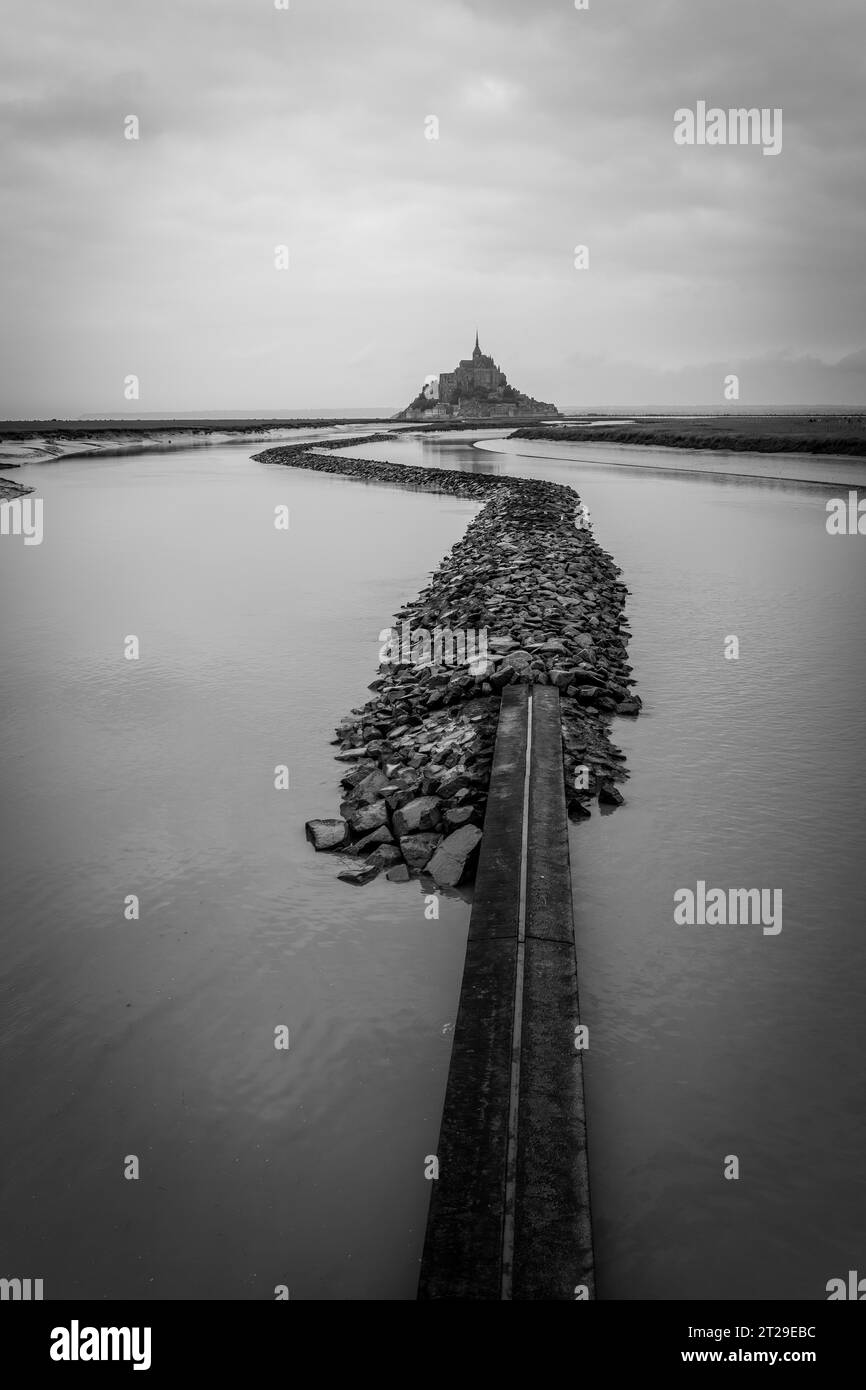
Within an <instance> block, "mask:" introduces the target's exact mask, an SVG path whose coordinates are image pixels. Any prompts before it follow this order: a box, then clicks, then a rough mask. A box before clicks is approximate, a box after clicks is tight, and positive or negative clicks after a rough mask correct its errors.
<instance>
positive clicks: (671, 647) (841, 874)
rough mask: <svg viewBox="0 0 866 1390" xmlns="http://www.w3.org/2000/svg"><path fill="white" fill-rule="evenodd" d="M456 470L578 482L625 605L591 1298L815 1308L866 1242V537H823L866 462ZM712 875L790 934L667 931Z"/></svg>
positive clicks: (584, 886) (514, 444)
mask: <svg viewBox="0 0 866 1390" xmlns="http://www.w3.org/2000/svg"><path fill="white" fill-rule="evenodd" d="M365 447H366V446H362V448H361V449H360V450H359V451H358V452H362V453H363V451H364V448H365ZM542 447H543V449H544V451H545V453H546V454H548V455H550V454H553V455H554V457H553V458H551V457H541V456H540V451H541V448H542ZM399 448H400V450H401V451H402V454H403V458H404V461H406V462H410V461H411V460H410V459H409V457H408V450H409V448H410V441H409V440H403V441H401V442H400V445H399ZM437 450H438V452H439V455H440V462H441V463H442V464H443V465H448V466H454V467H465V468H473V467H475V466H477V463H476V461H477V460H480V467H482V468H483V469H484V470H485V471H491V470H492V471H497V472H498V471H501V472H504V473H509V474H523V475H526V476H532V477H547V478H551V479H552V480H553V481H556V482H567V483H570V484H571V485H572V486H574V487H576V488H577V489H578V491H579V492H580V494H581V496H582V498H583V500H584V502H585V503H586V504H587V506H588V507H589V510H590V513H591V516H592V518H593V526H594V531H595V534H596V536H597V537H598V539H599V541H600V542H601V544H602V545H604V546H605V547H606V548H607V549H608V550H609V551H610V552H611V553H612V554H613V555H614V556H615V558H616V561H617V563H618V564H619V565H620V566H621V568H622V569H623V571H624V578H625V580H626V582H627V583H628V585H629V587H630V589H631V591H632V592H631V596H630V598H629V601H628V616H629V619H630V622H631V626H632V631H633V640H632V642H631V644H630V653H631V655H630V659H631V661H632V664H633V665H634V667H635V672H636V674H637V675H638V677H639V680H640V685H639V692H640V694H641V697H642V699H643V701H644V710H643V713H642V715H641V717H640V719H638V720H637V721H628V720H617V721H615V725H614V737H615V739H616V740H617V741H618V742H619V744H620V746H621V747H622V749H623V750H624V751H625V752H626V753H627V755H628V766H629V769H630V772H631V779H630V781H629V782H628V784H627V785H626V787H625V789H624V790H625V795H626V798H627V806H626V807H624V808H622V809H621V810H619V811H617V812H616V813H615V814H613V815H609V816H603V817H599V816H598V815H597V814H594V815H593V818H592V820H591V821H589V822H585V823H583V824H581V825H580V826H574V827H572V829H571V855H572V872H573V879H574V890H575V918H576V929H577V942H578V965H579V978H580V987H581V1007H582V1012H583V1015H584V1021H585V1022H586V1023H588V1025H589V1028H590V1048H589V1051H588V1053H587V1055H586V1067H585V1075H586V1088H587V1106H588V1116H589V1141H590V1150H589V1156H590V1178H591V1185H592V1201H593V1217H594V1230H595V1242H596V1258H597V1274H598V1292H599V1296H600V1297H602V1298H613V1299H617V1298H620V1299H636V1298H648V1299H658V1298H722V1299H725V1298H737V1297H739V1298H752V1299H774V1298H776V1299H778V1298H782V1299H786V1298H793V1299H815V1298H824V1297H826V1293H825V1286H826V1283H827V1281H828V1279H830V1278H833V1277H835V1276H837V1275H843V1276H844V1274H845V1271H846V1270H848V1269H852V1268H853V1269H856V1268H860V1269H861V1270H862V1267H863V1258H864V1256H863V1251H864V1249H866V1200H864V1197H866V1194H864V1182H863V1161H864V1156H866V1113H864V1106H863V1095H864V1061H863V1059H864V1055H866V1015H864V1010H863V1002H862V989H863V980H864V979H866V936H864V932H863V903H864V901H866V856H864V854H863V830H864V811H863V786H864V785H866V705H864V700H863V686H864V676H866V661H864V642H863V633H864V630H866V538H864V537H862V536H848V537H830V536H828V535H827V532H826V527H825V521H826V511H825V504H826V501H827V498H828V497H829V496H831V495H834V491H835V493H836V494H837V495H843V496H844V495H845V494H844V492H843V493H841V494H839V490H838V489H835V490H833V489H828V487H827V486H826V480H827V478H828V470H830V476H832V477H834V478H836V479H838V478H840V477H842V478H843V479H844V486H845V487H846V488H847V486H849V485H850V486H854V485H855V484H857V483H859V484H860V486H861V487H862V486H864V485H866V464H864V463H863V461H860V462H859V463H855V462H854V461H852V460H844V461H841V463H840V462H839V461H837V460H832V461H831V460H824V459H817V460H808V459H803V458H801V457H794V458H792V459H790V460H780V459H767V457H766V456H762V455H751V456H749V455H725V456H724V460H722V459H721V458H720V456H713V457H712V458H709V459H705V458H704V457H703V456H700V455H695V454H689V453H687V452H685V451H676V453H674V451H653V453H654V454H656V455H657V463H658V465H659V466H660V467H661V468H664V470H665V472H664V474H661V473H659V472H658V471H655V470H653V471H650V469H649V465H648V460H647V459H646V458H645V456H644V454H643V452H641V451H638V450H636V449H631V450H629V449H624V448H621V447H612V446H609V445H596V446H594V447H593V448H592V449H591V450H588V448H587V446H584V445H579V446H577V445H574V444H571V445H568V444H559V445H550V444H544V445H543V446H540V445H539V444H538V443H537V442H536V441H526V440H509V441H502V442H500V443H487V444H485V445H484V446H483V447H482V448H479V449H473V448H472V447H471V446H470V445H468V444H467V443H466V442H465V441H464V442H463V443H462V444H458V443H446V444H443V445H438V446H437V444H435V443H433V442H429V443H427V444H426V445H424V446H423V450H419V452H418V454H417V456H416V460H415V461H417V462H423V463H425V464H428V465H429V464H431V463H435V462H436V460H435V458H434V455H435V453H436V452H437ZM526 450H528V451H529V453H528V454H527V453H524V451H526ZM518 451H519V452H518ZM588 452H589V453H590V454H591V456H592V457H591V459H587V453H588ZM370 453H371V454H372V453H373V448H372V446H371V447H370ZM578 460H581V461H578ZM721 461H725V462H726V466H730V467H731V468H739V469H740V470H741V471H742V472H743V473H744V474H757V473H760V472H764V471H765V472H766V473H767V475H768V476H767V477H763V478H754V477H737V476H733V475H731V476H728V477H722V478H720V477H717V476H711V477H707V476H704V475H703V470H705V469H708V468H709V469H711V470H712V471H713V472H715V471H716V469H717V468H718V465H719V463H720V462H721ZM788 467H791V468H792V469H794V470H795V471H796V475H797V476H798V477H801V478H803V479H809V480H811V481H803V482H790V481H786V480H785V479H784V473H785V472H786V471H787V468H788ZM684 469H685V470H696V471H694V472H690V471H679V470H684ZM840 470H841V473H840ZM732 634H733V635H737V636H738V637H739V641H740V657H739V660H738V661H727V660H725V659H724V655H723V652H724V644H725V638H726V637H727V636H729V635H732ZM699 878H700V879H704V880H705V882H706V883H707V885H708V886H714V887H724V888H727V887H746V888H748V887H759V886H761V887H767V888H781V889H782V891H783V909H784V916H783V927H782V931H781V933H780V934H779V935H778V936H764V935H763V934H762V932H761V930H760V927H749V926H738V927H727V928H723V927H697V926H696V927H676V926H674V924H673V894H674V892H675V891H676V889H677V888H684V887H691V888H692V889H694V888H695V886H696V882H697V880H698V879H699ZM728 1155H736V1156H738V1158H739V1161H740V1174H741V1176H740V1178H739V1179H738V1180H737V1181H728V1180H725V1179H724V1178H723V1176H722V1175H723V1168H724V1163H725V1158H726V1156H728Z"/></svg>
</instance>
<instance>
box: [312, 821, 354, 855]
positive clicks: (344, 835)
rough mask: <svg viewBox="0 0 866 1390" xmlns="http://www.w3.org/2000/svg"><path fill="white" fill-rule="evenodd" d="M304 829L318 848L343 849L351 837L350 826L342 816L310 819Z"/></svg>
mask: <svg viewBox="0 0 866 1390" xmlns="http://www.w3.org/2000/svg"><path fill="white" fill-rule="evenodd" d="M304 831H305V832H306V836H307V839H308V840H309V841H310V843H311V844H312V846H313V849H316V850H331V849H341V848H342V846H343V845H344V844H345V843H346V841H347V840H348V838H349V826H348V824H347V823H346V821H344V820H343V818H342V816H339V817H335V818H334V819H333V820H308V821H307V823H306V825H305V826H304Z"/></svg>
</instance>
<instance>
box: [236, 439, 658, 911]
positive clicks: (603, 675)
mask: <svg viewBox="0 0 866 1390" xmlns="http://www.w3.org/2000/svg"><path fill="white" fill-rule="evenodd" d="M388 437H389V436H387V435H384V436H379V438H382V439H387V438H388ZM356 442H358V441H355V440H345V439H344V440H339V441H335V442H334V443H333V444H332V445H331V446H330V447H331V449H336V448H340V449H344V448H346V447H351V446H352V445H353V444H354V443H356ZM364 442H365V443H369V442H370V440H369V438H367V439H365V440H364ZM256 457H257V458H258V459H259V460H260V461H261V462H263V463H271V464H283V465H287V466H289V467H292V468H307V469H314V470H316V471H318V472H327V473H339V474H342V475H344V476H347V477H356V478H359V479H363V480H364V481H367V482H380V483H389V484H396V485H398V486H401V487H411V488H414V489H420V490H424V491H429V492H445V493H451V494H455V495H458V496H461V497H468V498H472V499H474V500H478V501H483V502H484V503H485V505H484V507H483V509H482V510H481V511H480V512H479V514H478V516H477V517H476V518H475V520H474V521H473V522H472V523H471V525H470V526H469V528H468V530H467V531H466V534H465V535H464V537H463V538H462V540H460V541H459V542H458V543H457V544H456V545H455V546H454V547H453V549H452V550H451V553H450V555H448V556H447V557H446V558H445V559H444V560H443V562H442V564H441V565H440V566H439V569H438V570H437V571H436V573H435V574H434V576H433V578H432V580H431V582H430V584H429V585H428V586H427V588H426V589H424V590H423V592H422V593H421V594H420V595H419V596H418V597H417V598H416V599H415V600H414V601H413V602H411V603H409V604H408V605H407V606H406V607H405V608H403V609H401V610H400V612H399V613H397V614H396V616H395V625H394V631H395V632H396V633H407V632H408V633H414V634H416V635H417V634H418V633H423V632H427V633H430V632H434V631H437V630H438V631H440V632H445V633H449V634H457V633H462V634H474V635H475V638H476V640H475V641H474V642H473V640H472V639H471V638H468V640H467V641H466V642H465V643H464V647H463V648H460V647H459V645H458V644H457V643H454V644H452V645H451V647H450V648H449V649H448V651H447V653H444V654H443V653H441V652H437V651H436V649H435V646H434V648H433V650H432V652H431V651H430V650H426V651H424V652H423V653H422V654H421V655H420V657H419V655H418V654H417V649H415V648H413V646H412V645H411V644H409V643H407V642H405V641H403V642H402V643H401V642H398V643H396V644H395V649H394V651H392V652H389V657H390V658H391V659H390V660H388V661H386V662H383V663H382V664H381V665H380V668H379V674H378V676H377V677H376V679H375V680H374V681H373V682H372V683H371V687H370V688H371V690H372V691H373V692H374V694H373V698H372V699H371V700H368V701H367V703H366V704H365V705H363V706H362V707H360V708H357V709H354V710H352V711H351V713H350V714H348V715H347V716H346V717H345V718H344V719H343V721H342V723H341V724H340V726H339V728H338V729H337V730H336V735H337V737H336V739H335V740H334V742H335V743H336V744H338V745H339V751H338V753H337V754H336V757H337V759H338V760H339V761H340V762H341V763H342V764H343V765H344V767H345V771H344V774H343V777H342V787H343V792H344V796H343V801H342V803H341V805H340V816H339V818H338V819H337V818H334V819H330V820H320V821H309V822H308V823H307V835H308V838H309V839H310V840H311V841H312V843H313V844H314V846H315V847H316V848H317V849H319V850H334V851H337V852H339V853H340V854H342V855H346V856H349V858H348V860H347V864H348V867H346V868H344V869H343V871H342V872H341V873H340V875H339V877H340V878H342V879H344V880H345V881H346V882H349V883H354V884H360V883H366V882H369V881H370V879H372V878H374V877H375V876H376V875H377V874H378V873H381V872H383V871H384V872H385V874H386V876H387V877H388V878H390V879H392V880H395V881H405V880H406V879H407V878H409V877H415V876H424V877H428V878H429V879H431V880H432V882H433V883H435V884H436V885H437V886H438V887H440V888H446V889H447V888H453V887H456V886H457V885H458V884H460V883H462V882H466V881H468V880H469V879H471V877H472V875H473V873H474V867H475V863H476V861H477V857H478V852H479V847H480V842H481V838H482V833H483V826H484V812H485V807H486V803H487V791H488V784H489V780H490V768H491V762H492V756H493V744H494V740H495V736H496V727H497V722H498V715H499V703H500V697H501V692H502V690H503V689H504V688H505V686H507V685H515V684H526V685H555V686H557V687H558V689H559V691H560V696H561V709H562V724H563V759H564V767H565V781H566V792H567V799H568V806H569V813H570V815H571V816H572V817H573V818H575V819H579V818H583V817H585V816H588V815H589V814H591V803H592V801H593V800H594V799H595V798H598V802H599V803H600V805H601V806H604V807H606V808H613V807H615V806H617V805H620V804H621V803H622V800H623V797H622V793H621V792H620V791H619V789H618V786H617V784H618V783H620V782H622V781H623V780H624V779H625V778H626V776H627V773H626V771H625V768H624V766H623V763H624V755H623V754H622V753H621V752H620V751H619V750H618V749H617V748H616V747H614V745H613V744H612V743H611V741H610V737H609V730H610V721H611V717H612V716H613V715H615V714H621V715H636V714H637V713H638V712H639V710H640V699H639V697H638V696H636V695H634V694H633V693H632V689H631V687H632V686H633V685H634V680H633V679H632V675H631V670H632V668H631V666H630V665H629V664H628V661H627V659H626V658H627V653H626V641H627V637H628V629H627V624H626V622H625V618H624V607H625V599H626V595H627V592H628V590H627V588H626V586H625V584H624V583H622V580H621V578H620V575H621V571H620V570H619V569H618V568H617V567H616V565H615V564H614V562H613V560H612V559H611V557H610V556H609V555H608V554H607V553H606V552H605V551H604V550H602V548H601V547H600V546H599V545H598V544H597V542H596V541H595V539H594V537H593V536H592V534H591V532H590V531H589V530H587V529H585V527H584V526H583V524H582V521H581V517H582V508H581V507H580V498H579V497H578V494H577V493H576V492H575V490H574V489H573V488H570V487H566V486H563V485H561V484H558V483H550V482H545V481H539V480H532V479H525V478H511V477H492V476H490V475H488V474H476V473H461V472H454V471H450V470H447V469H440V468H407V467H404V466H402V465H399V464H391V463H386V462H381V463H379V462H370V461H367V460H362V459H352V458H346V457H343V456H339V457H337V456H335V455H334V454H333V453H332V452H330V451H329V450H328V449H327V448H326V447H325V446H321V445H320V446H318V447H317V449H316V450H315V451H313V450H311V449H309V447H306V448H304V447H290V448H274V449H268V450H266V451H265V452H263V453H261V454H258V455H256ZM480 634H484V640H483V643H479V642H478V640H477V638H478V635H480ZM479 647H481V648H482V649H481V651H479ZM437 658H438V659H437ZM353 859H354V860H355V861H356V862H355V863H352V860H353Z"/></svg>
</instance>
